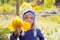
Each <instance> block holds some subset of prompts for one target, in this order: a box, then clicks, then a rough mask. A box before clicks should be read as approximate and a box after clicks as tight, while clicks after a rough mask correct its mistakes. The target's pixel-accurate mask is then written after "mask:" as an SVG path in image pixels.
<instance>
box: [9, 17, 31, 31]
mask: <svg viewBox="0 0 60 40" xmlns="http://www.w3.org/2000/svg"><path fill="white" fill-rule="evenodd" d="M17 27H19V28H20V29H21V30H23V31H25V32H26V31H28V30H30V29H31V25H30V23H29V22H23V20H22V19H20V18H19V17H18V16H17V17H16V18H14V19H12V21H11V22H10V24H9V26H8V29H10V30H11V31H15V30H16V28H17Z"/></svg>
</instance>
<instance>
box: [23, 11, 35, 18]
mask: <svg viewBox="0 0 60 40" xmlns="http://www.w3.org/2000/svg"><path fill="white" fill-rule="evenodd" d="M28 13H29V14H32V16H33V17H34V19H35V16H36V15H35V12H34V11H31V10H28V11H26V12H24V13H23V18H24V15H25V14H28Z"/></svg>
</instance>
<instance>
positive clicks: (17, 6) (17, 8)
mask: <svg viewBox="0 0 60 40" xmlns="http://www.w3.org/2000/svg"><path fill="white" fill-rule="evenodd" d="M16 15H17V16H19V0H16Z"/></svg>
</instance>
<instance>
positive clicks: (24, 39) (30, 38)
mask: <svg viewBox="0 0 60 40" xmlns="http://www.w3.org/2000/svg"><path fill="white" fill-rule="evenodd" d="M36 33H37V35H36V36H34V33H33V30H32V29H31V30H29V31H27V32H25V35H24V36H22V35H20V36H19V39H20V40H37V37H38V38H39V40H44V36H43V35H42V33H41V31H40V30H39V29H36ZM17 38H18V36H17V35H14V34H12V35H11V36H10V40H17Z"/></svg>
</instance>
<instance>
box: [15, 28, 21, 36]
mask: <svg viewBox="0 0 60 40" xmlns="http://www.w3.org/2000/svg"><path fill="white" fill-rule="evenodd" d="M14 34H17V35H18V36H19V35H20V34H21V29H20V28H19V27H17V28H16V30H15V31H14Z"/></svg>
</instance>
